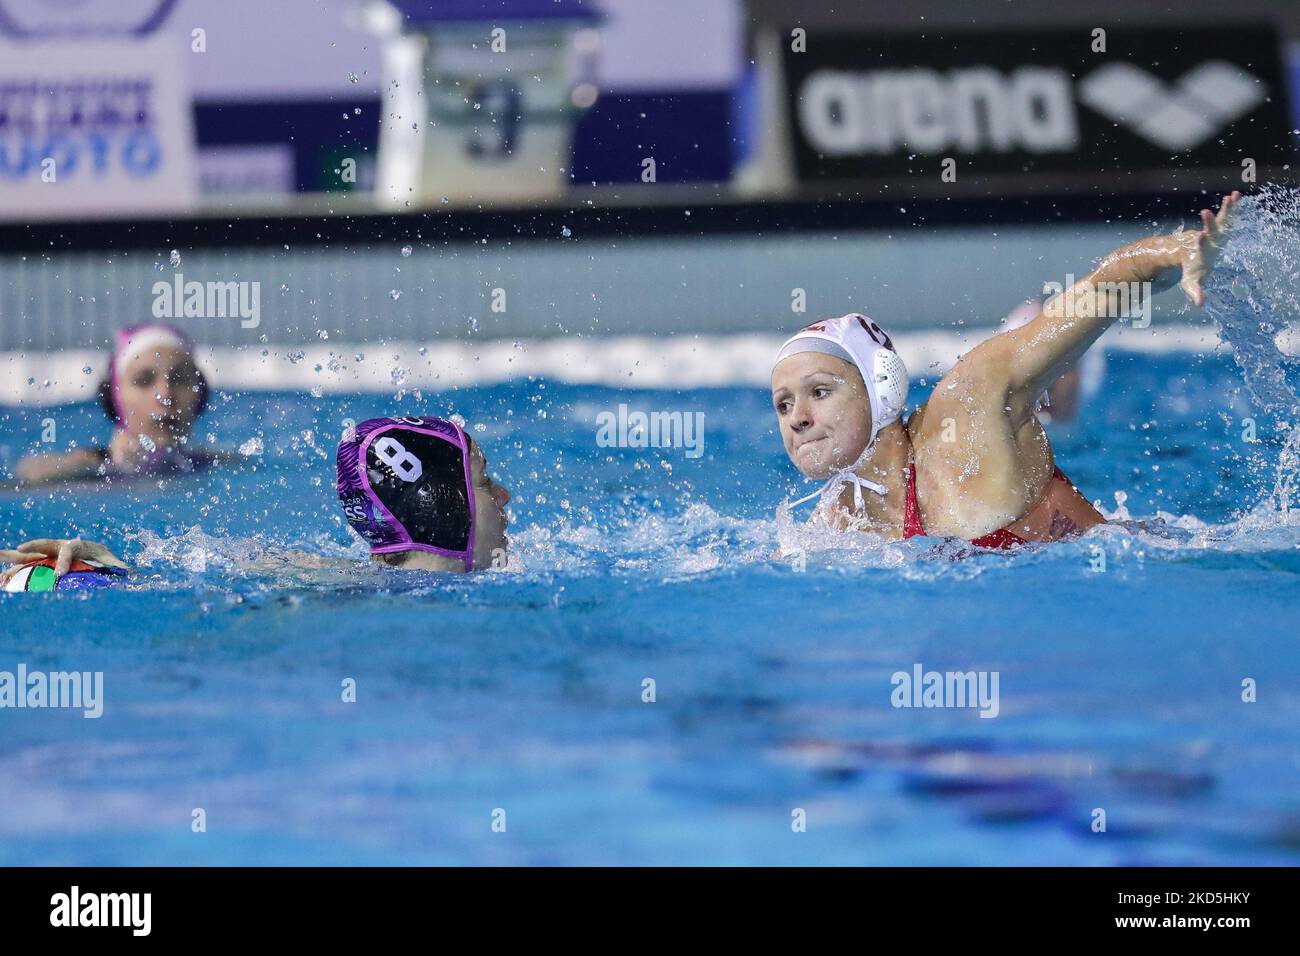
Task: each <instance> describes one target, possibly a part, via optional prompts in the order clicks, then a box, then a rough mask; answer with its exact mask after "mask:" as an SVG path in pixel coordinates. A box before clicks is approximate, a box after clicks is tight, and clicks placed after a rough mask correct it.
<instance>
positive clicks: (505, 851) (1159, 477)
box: [0, 354, 1300, 864]
mask: <svg viewBox="0 0 1300 956" xmlns="http://www.w3.org/2000/svg"><path fill="white" fill-rule="evenodd" d="M1291 373H1292V370H1289V369H1287V370H1284V374H1286V375H1290V374H1291ZM1107 385H1108V387H1107V388H1106V389H1105V390H1104V392H1103V393H1102V395H1100V396H1099V397H1098V398H1097V399H1096V400H1095V401H1094V402H1093V403H1092V405H1090V406H1089V407H1088V408H1087V410H1086V412H1085V415H1084V417H1083V419H1082V421H1081V422H1079V423H1078V424H1077V425H1076V426H1075V427H1074V428H1073V429H1072V430H1070V431H1069V432H1068V433H1063V434H1059V435H1058V436H1057V453H1058V460H1059V462H1060V464H1061V465H1062V467H1063V468H1064V469H1065V470H1066V471H1067V473H1068V474H1070V476H1071V477H1072V478H1073V479H1074V480H1075V481H1076V482H1077V483H1078V484H1079V485H1080V486H1081V488H1082V489H1083V490H1084V492H1085V493H1086V494H1088V495H1089V497H1091V498H1093V499H1096V500H1099V501H1100V502H1101V503H1102V505H1103V507H1104V508H1106V509H1107V510H1108V512H1115V510H1116V508H1117V507H1118V505H1117V499H1116V494H1117V493H1119V494H1121V495H1122V496H1124V502H1123V507H1124V508H1126V509H1127V511H1126V514H1127V515H1130V516H1131V517H1133V518H1143V519H1150V518H1154V517H1157V516H1163V517H1164V519H1165V527H1164V528H1163V529H1157V530H1154V531H1145V532H1144V531H1127V530H1123V529H1120V528H1107V529H1104V530H1103V531H1101V532H1100V533H1097V534H1094V535H1093V536H1090V537H1088V538H1085V539H1083V540H1081V541H1078V542H1073V543H1067V544H1063V545H1058V546H1054V547H1050V548H1045V549H1040V550H1035V551H1028V552H1024V553H1021V554H1017V555H1005V554H987V555H980V556H977V557H974V558H968V559H964V560H952V559H951V558H952V556H951V554H949V553H947V552H946V551H945V550H944V549H943V548H942V547H940V546H939V544H938V543H937V542H935V541H933V540H914V541H910V542H906V543H894V544H881V543H880V542H876V541H873V540H872V539H869V538H867V537H865V536H864V537H860V538H852V539H850V538H836V537H827V536H824V535H817V534H812V533H810V532H808V531H806V530H797V529H794V528H791V527H788V526H786V525H785V524H784V523H782V522H780V521H778V520H777V519H776V518H775V517H774V512H775V506H776V504H777V503H778V501H779V500H780V499H781V498H782V497H783V496H785V495H787V494H788V493H790V492H793V491H795V490H799V491H800V493H803V491H804V490H806V489H805V488H804V486H803V485H802V483H798V482H796V481H795V477H796V476H795V473H794V471H793V469H792V468H791V466H790V465H789V464H788V462H787V461H786V459H785V457H784V454H783V452H782V451H781V448H780V445H779V442H778V440H777V437H776V435H775V433H774V430H773V416H772V414H771V412H770V409H769V403H768V398H767V396H766V394H765V393H764V392H763V391H762V390H758V389H749V388H733V389H704V390H695V391H671V392H669V391H662V392H661V391H647V390H640V391H618V390H613V389H608V388H598V387H589V386H573V385H566V384H563V383H560V382H553V381H552V382H537V381H533V382H528V381H521V382H515V383H510V384H503V385H495V386H492V387H487V388H480V389H463V390H459V391H456V392H447V393H442V394H437V395H426V396H425V397H424V400H423V401H411V400H409V398H408V399H407V400H406V401H404V402H402V403H401V404H400V406H399V405H397V404H396V403H394V402H393V401H392V400H389V399H385V398H384V397H382V396H353V397H343V398H325V399H313V398H310V397H307V396H303V395H290V394H280V395H269V396H268V395H259V396H256V397H252V396H247V395H236V396H231V397H229V398H227V399H226V400H218V401H217V402H216V403H215V404H214V408H213V411H212V412H211V413H210V414H209V416H208V418H207V419H205V421H204V423H203V424H202V425H201V426H200V433H201V434H203V435H206V434H207V432H209V431H210V432H212V433H213V434H214V435H215V437H216V440H217V443H218V444H220V445H222V446H223V447H228V448H234V447H237V446H238V445H240V444H241V443H243V442H246V441H248V440H249V439H250V438H254V437H259V438H260V439H261V441H262V445H263V448H264V453H263V455H262V457H261V463H260V464H259V465H257V467H256V468H252V467H249V468H246V469H245V470H242V471H238V470H225V471H217V472H213V473H211V474H208V475H205V476H202V477H197V478H190V479H183V480H174V481H171V482H166V483H163V484H158V483H157V482H154V483H152V484H145V485H139V486H135V487H118V488H113V489H108V490H106V489H102V488H77V489H73V490H67V489H64V490H58V491H52V492H51V491H42V492H39V493H37V492H30V493H22V492H18V493H16V492H13V491H8V492H2V493H0V528H2V529H3V530H4V538H5V539H6V542H16V541H19V540H23V539H26V538H28V537H36V536H46V535H63V534H66V533H69V532H71V531H73V530H75V531H76V532H78V533H80V534H81V535H82V536H84V537H91V538H97V539H100V540H104V541H106V542H109V543H110V544H113V545H114V546H116V547H117V550H118V551H119V553H121V554H123V556H124V557H126V558H127V559H128V560H130V561H132V562H133V563H136V564H137V565H138V566H139V568H140V572H139V574H138V575H137V577H136V579H135V580H136V583H135V584H134V585H133V586H132V587H131V588H129V589H125V590H116V591H113V592H98V593H90V594H70V595H59V596H51V595H4V594H0V670H13V669H15V668H16V666H17V664H18V663H20V662H22V663H25V664H26V665H27V666H28V668H30V669H41V670H46V671H53V670H73V669H75V670H80V671H96V670H99V671H103V672H104V675H105V678H104V679H105V705H104V706H105V709H104V716H103V717H102V718H101V719H99V720H87V719H83V718H82V717H81V715H80V713H72V712H67V711H53V710H22V711H19V710H0V807H2V808H3V812H2V813H0V863H3V864H189V863H208V864H237V863H252V864H290V863H305V864H325V863H343V864H379V863H397V864H417V863H418V864H424V863H432V864H437V863H558V864H617V863H635V864H656V863H661V864H681V863H694V864H733V863H774V864H800V863H810V864H812V863H816V864H823V863H836V864H864V863H872V864H1164V863H1168V864H1191V863H1201V864H1282V863H1291V864H1294V863H1296V862H1300V646H1298V641H1300V626H1298V625H1300V612H1298V611H1297V610H1296V596H1297V582H1298V581H1300V521H1297V519H1296V516H1295V514H1294V513H1281V512H1279V510H1278V508H1277V505H1276V502H1275V501H1270V496H1271V495H1272V494H1273V492H1274V489H1275V485H1276V484H1277V481H1278V461H1279V457H1280V455H1281V448H1282V445H1283V444H1284V442H1285V438H1286V434H1287V433H1286V432H1284V431H1282V430H1281V426H1280V422H1281V421H1282V420H1283V419H1284V417H1285V416H1280V415H1279V414H1272V415H1270V414H1267V413H1264V412H1262V411H1259V410H1258V409H1256V408H1255V406H1254V404H1252V401H1253V400H1252V396H1251V394H1250V393H1249V392H1247V391H1246V390H1245V388H1244V387H1243V386H1242V373H1241V371H1240V369H1239V368H1238V367H1237V365H1236V364H1235V363H1234V362H1233V361H1231V360H1230V359H1229V358H1226V357H1222V356H1218V357H1210V358H1207V357H1195V356H1191V355H1186V354H1169V355H1157V356H1149V355H1134V354H1115V355H1112V356H1110V360H1109V369H1108V378H1107ZM1291 385H1294V382H1291ZM923 392H924V388H923V387H921V386H920V385H919V383H918V385H917V392H916V393H915V395H918V396H919V395H920V394H921V393H923ZM619 402H627V403H629V404H630V405H632V406H633V407H634V408H643V409H661V410H682V411H697V410H698V411H703V412H705V414H706V426H705V428H706V430H705V454H704V456H703V457H702V458H700V459H698V460H692V459H689V458H687V457H686V456H685V455H684V453H683V452H682V451H681V450H672V449H664V450H656V449H649V450H640V449H607V448H598V447H597V446H596V443H595V439H594V435H595V417H596V415H597V414H598V413H599V412H600V411H604V410H612V409H615V408H616V407H617V405H618V403H619ZM450 412H457V413H459V414H461V415H463V416H464V417H465V418H466V419H467V420H468V421H469V422H470V423H471V427H472V426H473V425H475V424H482V425H483V426H484V430H482V431H481V432H475V434H476V437H478V438H479V439H480V440H481V441H482V442H483V443H484V445H485V447H486V449H487V451H488V454H489V458H490V460H491V462H492V467H493V469H494V471H495V472H496V474H497V475H498V476H499V478H500V479H501V480H502V481H503V483H504V484H505V485H506V486H507V487H509V488H510V489H511V491H512V492H513V494H514V501H513V503H512V505H511V512H512V529H511V538H512V548H513V549H514V555H513V557H512V563H511V567H510V569H509V570H508V571H505V572H492V573H488V574H484V575H479V576H475V577H474V578H472V579H470V578H466V577H438V576H433V575H428V574H424V573H418V572H403V571H397V570H391V569H387V568H378V567H374V566H370V565H367V564H366V563H365V562H364V560H363V552H362V550H361V549H360V548H359V547H358V546H357V544H355V543H354V542H353V541H351V540H350V535H349V532H348V530H347V529H346V527H345V526H344V525H343V522H342V520H341V514H340V512H339V510H338V508H337V503H336V501H335V499H334V497H333V490H332V489H333V449H334V442H335V440H336V439H337V437H338V435H339V433H340V432H341V431H342V427H343V426H342V422H343V421H344V419H347V418H352V419H356V420H360V419H362V418H365V417H370V416H372V415H378V414H389V413H405V414H446V413H450ZM49 414H50V412H49V410H38V409H18V408H0V423H3V430H4V434H5V435H6V436H8V437H7V438H5V439H3V441H4V442H5V444H3V446H2V447H0V467H3V468H5V469H9V470H11V469H12V465H13V462H14V461H15V459H16V456H17V455H18V454H20V453H21V452H22V451H23V449H24V448H25V447H27V446H28V445H30V443H31V441H34V439H35V437H36V436H37V435H39V433H40V430H41V419H42V418H44V417H47V416H48V415H49ZM55 414H56V417H57V421H58V424H59V428H60V438H61V440H68V439H71V438H76V439H78V440H80V441H82V442H85V441H88V440H90V439H92V438H100V439H102V437H103V436H104V433H105V431H106V429H105V426H104V423H103V420H102V416H100V415H99V413H98V412H97V411H96V410H95V409H93V408H92V407H90V406H89V405H86V406H79V407H75V408H61V409H58V410H57V412H56V413H55ZM1246 416H1254V417H1255V418H1256V420H1257V431H1258V437H1259V438H1260V442H1259V443H1257V444H1249V443H1246V442H1244V441H1243V440H1242V425H1241V420H1242V419H1243V418H1244V417H1246ZM782 543H784V544H785V545H786V546H787V548H789V547H790V546H793V545H802V546H803V547H804V548H805V554H806V569H805V570H803V571H798V570H796V569H795V566H794V562H793V561H792V560H791V559H789V558H786V559H778V558H774V557H773V554H774V552H775V551H776V550H777V548H778V545H780V544H782ZM268 548H300V549H306V550H309V551H312V552H315V553H319V554H325V555H330V556H334V557H337V558H338V559H339V563H338V564H337V565H329V566H327V567H324V568H319V569H314V570H310V571H299V570H293V569H291V568H289V567H288V566H284V567H275V566H273V567H271V568H269V569H263V570H256V571H249V570H241V563H240V562H241V561H242V560H244V559H247V558H248V557H250V556H252V555H255V554H259V553H263V552H265V551H266V550H267V549H268ZM1101 555H1104V559H1105V570H1104V571H1099V570H1096V568H1097V566H1098V565H1099V562H1100V557H1099V556H1101ZM917 663H920V664H921V665H923V667H924V668H925V669H927V670H940V671H945V670H962V671H967V670H984V671H996V672H998V673H999V675H1000V713H999V715H998V716H997V717H996V718H995V719H981V718H980V717H979V716H978V713H977V712H975V711H973V710H958V709H900V708H895V707H893V706H891V703H890V697H891V691H892V686H891V683H890V676H891V674H893V673H894V672H895V671H900V670H902V671H909V672H910V671H911V669H912V667H913V665H914V664H917ZM345 678H352V679H354V680H355V681H356V686H357V700H356V702H355V703H344V702H343V701H342V700H341V683H342V681H343V680H344V679H345ZM646 678H651V679H653V680H654V682H655V696H656V700H655V701H654V702H653V703H647V702H643V700H642V687H643V683H642V682H643V680H645V679H646ZM1245 678H1253V679H1254V680H1255V681H1257V683H1258V701H1257V702H1255V703H1244V702H1243V701H1242V699H1241V695H1242V687H1241V683H1242V681H1243V679H1245ZM194 808H203V810H204V811H205V812H206V820H207V830H206V832H203V833H194V832H192V831H191V814H192V811H193V810H194ZM497 808H500V809H503V810H504V811H505V819H506V823H507V825H506V831H505V832H504V833H500V832H493V829H492V820H493V812H494V810H496V809H497ZM796 808H799V809H802V810H804V811H805V813H806V819H807V830H806V832H793V831H792V826H791V821H792V812H793V811H794V810H796ZM1096 808H1101V809H1104V810H1105V813H1106V820H1107V826H1106V832H1104V833H1095V832H1092V830H1091V828H1090V824H1091V822H1092V820H1093V811H1094V810H1095V809H1096Z"/></svg>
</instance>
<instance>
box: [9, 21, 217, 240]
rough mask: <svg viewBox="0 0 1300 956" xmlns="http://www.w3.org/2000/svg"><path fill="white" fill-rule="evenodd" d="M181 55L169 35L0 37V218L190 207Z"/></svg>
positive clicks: (190, 141)
mask: <svg viewBox="0 0 1300 956" xmlns="http://www.w3.org/2000/svg"><path fill="white" fill-rule="evenodd" d="M179 56H180V51H179V50H178V48H177V46H176V44H175V43H173V42H170V41H169V40H168V38H166V37H159V38H155V39H150V40H141V41H134V40H108V41H78V40H51V41H45V42H38V43H22V44H13V45H10V44H7V43H5V42H3V41H0V219H16V220H24V221H25V220H29V219H33V218H55V219H62V218H85V217H91V216H104V215H112V214H115V213H131V214H140V213H144V214H166V213H175V212H185V211H188V210H189V209H191V208H192V207H193V204H194V200H195V196H196V192H197V188H196V183H197V175H196V164H195V159H194V133H193V120H192V116H191V108H190V102H189V98H188V96H187V94H186V84H185V83H184V82H183V79H182V72H181V66H180V62H179Z"/></svg>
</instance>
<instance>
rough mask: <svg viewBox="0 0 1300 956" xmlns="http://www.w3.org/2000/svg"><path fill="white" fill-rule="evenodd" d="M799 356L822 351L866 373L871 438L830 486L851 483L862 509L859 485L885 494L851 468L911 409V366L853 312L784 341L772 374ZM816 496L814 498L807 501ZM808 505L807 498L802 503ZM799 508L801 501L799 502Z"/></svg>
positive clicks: (884, 336) (878, 330)
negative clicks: (880, 436) (908, 374)
mask: <svg viewBox="0 0 1300 956" xmlns="http://www.w3.org/2000/svg"><path fill="white" fill-rule="evenodd" d="M801 352H820V353H822V354H823V355H833V356H834V357H835V358H838V359H843V360H844V361H846V362H848V363H849V364H850V365H854V366H857V369H858V371H859V372H860V373H861V374H862V381H863V382H864V383H865V384H866V386H867V397H868V400H869V401H870V403H871V437H870V438H869V439H868V440H867V445H866V447H865V448H863V449H862V454H860V455H859V456H858V460H857V461H855V462H854V463H853V464H852V465H850V466H849V467H848V468H845V469H843V470H842V471H841V472H840V474H839V475H837V476H836V477H835V478H832V479H831V482H830V483H828V487H829V484H831V483H835V482H843V481H848V482H851V483H852V484H853V486H854V499H855V502H856V503H857V506H858V507H859V508H861V507H862V504H861V486H862V485H865V486H866V487H868V488H870V489H871V490H872V491H875V492H876V493H877V494H881V495H883V494H884V493H885V489H884V488H883V487H882V486H880V485H877V484H875V483H873V482H869V481H867V480H866V479H864V478H859V477H858V476H857V475H855V474H853V471H852V470H853V469H854V468H856V467H857V466H858V465H860V464H861V463H862V460H863V459H864V458H866V457H867V452H869V451H870V450H871V447H872V446H873V445H874V444H875V443H876V436H877V435H879V434H880V431H881V429H883V428H884V427H885V426H887V425H890V424H892V423H894V422H896V421H898V420H899V418H901V417H902V415H903V411H904V410H905V409H906V407H907V387H908V377H907V366H906V365H904V364H903V360H902V359H901V358H899V355H898V352H896V351H895V350H894V343H893V340H891V339H890V337H889V335H888V334H887V333H886V332H885V330H884V329H882V328H881V327H880V326H878V325H877V324H876V323H875V322H873V321H871V320H870V319H869V318H867V317H866V316H865V315H859V314H858V313H857V312H850V313H849V314H848V315H841V316H840V317H839V318H835V319H823V320H822V321H820V322H814V323H813V324H812V325H809V326H807V327H806V328H803V329H800V330H799V331H798V332H796V333H795V334H794V335H792V336H790V338H788V339H786V341H785V344H784V345H782V346H781V350H780V351H779V352H777V353H776V361H774V362H773V363H772V368H773V370H775V369H776V366H777V365H779V364H780V363H781V362H782V361H784V360H785V359H787V358H789V357H790V356H791V355H798V354H799V353H801ZM812 497H816V496H815V495H810V496H809V498H812ZM802 500H804V501H806V500H808V498H805V499H802ZM795 504H800V502H798V501H797V502H795Z"/></svg>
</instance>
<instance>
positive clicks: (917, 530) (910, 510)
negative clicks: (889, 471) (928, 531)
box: [903, 461, 925, 540]
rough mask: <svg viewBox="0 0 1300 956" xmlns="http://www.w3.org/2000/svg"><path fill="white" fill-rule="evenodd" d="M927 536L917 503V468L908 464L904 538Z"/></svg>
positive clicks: (909, 462)
mask: <svg viewBox="0 0 1300 956" xmlns="http://www.w3.org/2000/svg"><path fill="white" fill-rule="evenodd" d="M924 534H925V526H924V525H922V524H921V506H920V505H919V504H917V501H916V468H915V467H914V466H913V464H912V462H911V461H908V463H907V496H906V498H905V499H904V502H903V538H904V539H905V540H906V539H907V538H917V537H921V536H923V535H924Z"/></svg>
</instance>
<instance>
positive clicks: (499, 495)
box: [492, 485, 510, 508]
mask: <svg viewBox="0 0 1300 956" xmlns="http://www.w3.org/2000/svg"><path fill="white" fill-rule="evenodd" d="M492 500H493V501H495V502H496V503H497V504H498V505H500V506H501V507H502V508H504V507H505V506H506V505H508V504H510V492H509V491H507V490H506V488H505V486H504V485H493V486H492Z"/></svg>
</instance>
